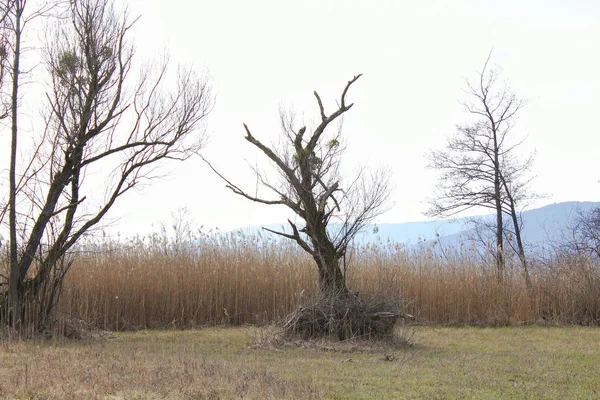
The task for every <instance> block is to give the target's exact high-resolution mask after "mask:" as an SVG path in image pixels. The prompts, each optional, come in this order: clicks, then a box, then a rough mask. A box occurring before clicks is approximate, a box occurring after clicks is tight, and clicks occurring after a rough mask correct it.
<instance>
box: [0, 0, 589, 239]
mask: <svg viewBox="0 0 600 400" xmlns="http://www.w3.org/2000/svg"><path fill="white" fill-rule="evenodd" d="M128 4H129V5H130V9H131V14H132V15H138V14H141V15H142V19H141V20H140V21H139V22H138V24H137V25H136V27H135V30H134V31H133V32H132V34H133V35H135V42H136V44H137V46H138V52H137V55H138V56H139V57H152V56H153V55H156V52H159V51H163V50H165V49H168V51H169V52H170V54H171V62H172V63H173V67H175V65H176V63H178V62H181V63H186V64H188V65H192V66H194V68H195V69H197V70H198V71H204V70H206V71H209V73H210V76H211V78H212V85H213V90H214V92H215V93H216V105H215V108H214V110H213V112H212V114H211V115H210V116H209V118H208V120H207V131H208V133H209V135H210V143H209V145H208V146H207V147H206V148H205V150H204V152H203V155H204V156H205V157H207V158H208V159H209V160H211V162H212V163H213V164H214V165H215V167H217V168H218V169H220V170H221V172H222V173H223V174H224V175H225V176H227V177H228V178H230V179H231V180H232V181H234V182H236V183H239V186H241V187H243V188H246V189H247V190H248V191H250V192H254V190H255V178H254V176H253V174H252V172H251V171H250V170H249V169H248V168H247V162H250V163H252V164H254V163H256V162H259V163H260V162H261V160H262V159H263V158H262V157H261V155H259V154H258V153H256V152H255V151H254V149H253V147H252V146H251V145H250V144H249V143H247V142H246V141H245V140H244V130H243V126H242V124H243V123H247V124H248V125H249V127H250V129H251V130H252V132H253V134H254V136H256V137H257V138H259V139H260V140H262V141H263V142H267V143H270V142H274V141H277V138H278V135H280V134H281V132H280V130H279V108H280V105H284V106H285V107H293V108H294V109H295V110H296V114H297V120H298V121H299V122H301V121H302V119H304V120H305V121H306V122H307V123H310V121H311V120H316V118H317V117H318V108H317V104H316V102H315V99H314V97H313V95H312V92H313V91H314V90H317V91H318V92H319V94H320V95H321V98H323V100H324V102H325V107H326V111H329V112H332V111H333V110H334V106H335V100H337V99H338V98H339V96H340V94H341V91H342V89H343V88H344V86H345V84H346V82H347V81H348V80H349V79H351V78H352V77H353V76H354V75H356V74H359V73H362V74H364V76H363V77H362V78H361V79H360V80H359V81H357V82H356V83H355V85H353V86H352V88H351V90H350V92H349V94H348V101H349V102H353V103H355V105H354V107H353V108H352V110H350V111H349V112H348V113H347V114H346V117H345V120H344V136H345V138H346V140H347V143H348V152H347V153H346V157H347V159H346V166H347V170H348V171H349V172H351V171H352V169H353V168H354V167H355V166H356V165H362V164H368V165H372V166H388V167H389V168H390V169H391V170H392V171H393V178H392V184H393V186H394V191H393V193H392V196H391V200H392V202H393V203H392V204H393V206H392V208H391V210H390V211H389V212H387V213H386V214H384V215H382V216H381V217H380V218H379V219H378V222H406V221H415V220H424V219H425V217H424V216H423V215H422V213H423V212H424V211H425V210H426V208H427V203H426V199H427V198H428V197H430V196H432V192H433V189H434V186H435V183H436V173H435V172H434V171H430V170H426V169H425V166H426V164H427V160H426V158H425V157H424V156H425V153H426V152H427V151H428V150H430V149H432V148H440V147H442V146H443V145H444V143H445V136H446V135H450V134H452V133H453V132H454V127H455V125H457V124H460V123H463V122H465V120H466V119H467V118H468V117H467V116H466V114H465V112H464V110H463V108H462V106H461V105H460V102H461V101H463V100H465V99H466V97H465V94H464V92H463V89H464V88H465V84H464V82H465V79H475V77H476V73H477V71H478V70H480V69H481V67H482V65H483V62H484V61H485V59H486V57H487V55H488V53H489V51H490V49H492V48H493V55H492V62H493V63H494V64H498V65H499V66H501V67H502V69H503V77H504V78H505V79H506V80H507V81H508V83H509V84H510V86H511V87H512V89H513V90H514V92H515V93H516V94H517V95H518V96H519V97H521V98H524V99H529V100H530V102H529V105H528V106H527V107H526V108H524V109H523V110H522V111H521V114H520V120H519V122H518V124H517V126H516V127H515V129H514V131H513V134H514V135H516V136H518V137H522V136H524V135H527V136H528V140H527V142H526V148H527V149H530V150H531V149H536V150H537V158H536V162H535V167H534V173H535V175H536V179H535V181H534V185H533V189H534V190H535V191H537V192H541V193H547V194H548V198H547V199H545V200H542V201H540V202H538V203H536V204H535V206H541V205H544V204H547V203H552V202H560V201H568V200H582V201H583V200H600V184H599V183H598V180H599V179H600V168H599V167H600V157H598V151H599V149H600V131H599V128H598V124H597V122H596V119H597V118H595V117H596V116H598V115H600V77H599V76H600V75H599V74H600V2H597V1H595V0H589V1H584V0H572V1H559V0H528V1H513V0H509V1H501V2H500V1H493V0H491V1H475V0H473V1H468V0H453V1H400V0H399V1H368V0H363V1H348V0H344V1H342V0H339V1H322V0H310V1H283V0H276V1H275V0H274V1H258V0H255V1H243V0H240V1H192V0H179V1H177V2H173V1H166V0H132V1H129V2H128ZM3 153H4V151H3ZM6 156H7V155H5V154H2V156H0V161H2V162H3V165H4V164H5V160H6ZM167 170H168V171H169V172H170V175H169V177H168V178H166V179H164V180H160V181H155V182H153V184H152V185H151V186H149V187H145V188H143V190H142V191H140V192H138V193H130V194H129V196H127V197H126V198H122V199H121V201H120V203H119V204H118V205H117V206H116V207H115V209H114V210H113V212H112V214H111V215H110V216H111V218H113V219H116V218H119V219H118V221H116V222H114V224H113V226H112V228H111V229H112V230H114V231H120V232H123V233H124V234H132V233H135V232H140V233H143V232H145V231H148V230H149V229H151V224H153V223H154V224H155V226H156V224H157V223H159V222H161V221H165V222H167V223H168V222H169V221H170V214H171V213H172V212H174V211H176V210H177V209H178V208H180V207H187V208H188V209H189V210H190V211H191V213H192V216H193V219H194V221H195V223H197V224H198V225H205V226H207V227H217V226H218V227H220V229H221V230H228V229H232V228H235V227H242V226H248V225H258V224H271V223H279V222H283V221H285V220H286V218H288V217H290V216H291V214H290V213H289V212H288V211H287V210H286V209H285V208H284V207H270V206H264V205H257V204H253V203H251V202H249V201H247V200H245V199H243V198H241V197H238V196H236V195H234V194H232V193H231V192H229V191H228V189H226V188H225V187H224V184H223V182H222V181H220V180H219V179H218V178H217V177H216V176H214V175H213V174H212V173H211V172H210V171H209V170H208V168H207V167H206V166H205V165H204V164H203V163H202V162H201V160H200V159H199V158H196V159H192V160H190V161H188V162H186V163H183V164H176V163H171V164H169V165H168V168H167ZM261 193H265V194H266V193H267V192H261Z"/></svg>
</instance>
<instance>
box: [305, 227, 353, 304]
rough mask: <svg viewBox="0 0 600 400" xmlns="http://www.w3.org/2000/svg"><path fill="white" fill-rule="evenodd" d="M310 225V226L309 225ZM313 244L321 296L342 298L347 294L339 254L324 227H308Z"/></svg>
mask: <svg viewBox="0 0 600 400" xmlns="http://www.w3.org/2000/svg"><path fill="white" fill-rule="evenodd" d="M311 225H312V224H311ZM308 230H309V232H310V233H309V237H310V240H311V242H312V244H313V248H314V253H313V259H314V260H315V262H316V263H317V268H318V270H319V288H320V290H321V295H322V296H331V295H335V296H344V295H346V294H347V293H348V289H347V287H346V277H345V276H344V274H343V273H342V269H341V267H340V258H341V257H340V254H339V253H338V251H337V250H336V247H335V245H334V244H333V243H332V242H331V240H330V239H329V236H328V235H327V229H326V226H325V225H321V224H317V225H313V226H312V227H308Z"/></svg>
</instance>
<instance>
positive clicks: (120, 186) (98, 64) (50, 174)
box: [0, 0, 213, 328]
mask: <svg viewBox="0 0 600 400" xmlns="http://www.w3.org/2000/svg"><path fill="white" fill-rule="evenodd" d="M10 4H11V6H12V7H15V8H14V9H12V11H11V12H12V14H11V15H12V16H13V18H14V20H13V24H15V26H18V24H19V21H20V20H21V19H22V18H24V7H25V4H26V2H25V1H24V0H20V1H19V0H17V1H15V2H13V3H10ZM66 15H67V16H68V17H67V19H66V20H65V19H61V21H60V22H62V24H61V26H60V27H57V29H56V30H55V31H54V32H53V33H51V34H50V36H49V40H48V45H47V48H46V51H45V54H44V58H45V67H46V71H47V73H48V76H49V77H50V81H49V90H48V92H47V94H46V96H47V104H48V109H47V112H46V114H45V123H44V126H43V128H42V129H41V131H40V133H39V135H38V136H37V138H38V143H37V145H36V150H35V152H34V156H33V159H32V160H31V162H30V163H29V164H28V166H27V168H24V172H23V173H22V174H21V175H20V176H19V175H18V174H17V170H16V168H15V166H16V158H14V157H12V158H11V170H10V179H11V184H10V196H9V197H10V201H9V206H8V209H9V217H10V218H9V219H10V222H9V228H10V254H11V255H10V271H9V277H8V280H9V282H8V290H7V291H6V292H4V293H2V294H1V296H0V302H2V303H3V305H4V307H1V308H2V313H1V314H0V317H1V318H2V320H4V321H5V322H8V323H10V324H12V325H13V326H14V325H18V324H19V323H23V322H29V321H24V319H25V318H26V317H27V318H29V319H31V322H34V323H36V324H39V325H40V327H41V328H43V327H44V325H46V322H48V317H49V316H50V314H51V312H52V311H53V308H54V305H55V304H56V302H57V301H58V298H57V297H58V293H59V291H60V285H61V284H62V279H63V278H64V276H65V274H66V272H67V271H68V268H69V266H70V264H71V262H72V259H71V258H70V256H69V249H71V248H72V247H73V246H74V245H75V244H76V243H77V241H78V240H79V239H80V238H81V237H82V236H83V235H84V234H86V232H88V231H89V230H90V229H91V228H93V227H94V226H95V225H97V224H98V223H99V222H100V221H101V220H102V218H103V217H104V216H105V215H106V213H107V212H108V211H109V210H110V208H111V207H112V206H113V205H114V204H115V202H116V201H117V199H118V198H119V197H121V196H122V195H123V194H125V193H126V192H128V191H130V190H131V189H132V188H134V187H136V185H138V184H139V183H140V182H143V181H145V180H147V179H151V178H152V177H153V176H154V175H152V170H153V168H154V167H156V166H157V165H159V164H160V163H161V162H163V161H165V160H185V159H187V158H189V157H190V156H192V155H194V154H196V153H197V152H198V151H199V150H200V148H201V147H202V146H203V144H204V139H205V136H204V130H203V129H201V128H202V122H203V119H204V118H205V117H206V116H207V114H208V113H209V112H210V110H211V108H212V101H213V99H212V97H211V93H210V86H209V85H208V82H207V79H206V78H200V77H197V76H196V75H195V74H194V73H193V72H191V71H189V70H184V69H181V70H179V71H178V74H177V81H176V82H177V83H176V85H175V88H174V89H173V90H172V91H166V90H165V89H164V87H163V86H164V84H165V80H166V79H167V75H168V74H167V64H168V63H167V60H166V59H165V60H164V61H163V62H162V63H161V64H159V65H156V64H146V65H144V66H143V67H142V68H141V71H140V74H139V76H138V77H137V83H134V81H135V80H136V77H135V76H132V65H133V56H134V45H133V43H132V42H131V41H130V39H129V30H130V28H131V26H132V24H133V23H135V21H133V22H131V21H130V19H129V17H128V15H127V13H126V12H124V11H120V10H118V9H117V8H116V7H115V6H114V4H113V1H111V0H77V1H75V0H73V1H70V2H69V3H68V10H67V12H66ZM66 22H68V24H67V23H66ZM12 32H13V33H14V34H15V35H17V36H18V35H19V34H20V32H21V31H20V30H19V29H14V30H13V31H12ZM17 36H15V38H16V37H17ZM15 40H16V42H18V39H15ZM12 52H13V55H14V59H15V61H14V62H13V66H12V69H13V76H12V78H13V88H15V89H14V90H13V93H12V102H13V107H12V110H11V118H12V121H13V123H12V132H13V139H14V140H13V142H12V147H11V151H12V154H15V153H16V151H17V142H16V138H17V137H18V132H19V125H18V123H17V115H18V112H19V103H18V101H17V99H18V97H19V95H20V93H19V85H18V77H19V70H18V65H17V64H18V59H19V57H20V54H19V48H18V46H14V47H13V48H12ZM98 170H103V171H107V170H109V171H112V172H111V174H110V179H108V180H107V182H106V184H105V187H104V191H105V195H104V196H103V198H102V199H100V200H97V201H96V202H94V203H93V206H92V205H91V204H90V199H89V198H97V197H98V194H97V193H95V191H94V190H93V188H92V187H91V185H86V184H84V182H86V173H89V172H90V171H98ZM19 206H20V207H25V209H24V210H22V211H19V209H18V207H19ZM19 217H20V219H19ZM17 219H19V221H17Z"/></svg>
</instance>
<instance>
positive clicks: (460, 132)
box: [427, 54, 535, 287]
mask: <svg viewBox="0 0 600 400" xmlns="http://www.w3.org/2000/svg"><path fill="white" fill-rule="evenodd" d="M490 56H491V54H490ZM489 60H490V58H489V57H488V59H487V60H486V62H485V64H484V67H483V70H482V71H481V72H480V73H479V77H478V80H477V83H476V84H471V83H468V84H467V93H468V95H469V96H470V98H471V99H470V101H469V102H467V103H465V107H466V109H467V111H468V112H469V113H470V114H471V115H473V116H474V117H475V120H474V122H472V123H470V124H466V125H460V126H458V127H457V133H456V135H454V136H453V137H451V138H449V139H448V143H447V145H446V148H445V149H444V150H440V151H432V152H431V153H430V154H429V160H430V167H432V168H434V169H437V170H440V171H441V172H442V174H441V177H440V180H439V183H438V185H437V191H436V195H435V197H434V198H433V199H432V200H431V201H430V203H431V207H430V209H429V210H428V212H427V214H428V215H430V216H442V217H447V216H451V215H455V214H457V213H459V212H462V211H465V210H467V209H470V208H474V207H477V208H481V207H483V208H490V209H492V210H494V212H495V224H494V230H495V244H496V246H495V249H494V251H493V255H494V258H495V260H496V268H497V272H498V280H499V281H500V282H502V280H503V277H504V273H505V254H504V252H505V246H504V244H505V239H508V240H507V242H508V243H509V244H510V245H511V246H513V249H514V251H515V252H516V254H517V255H518V257H519V260H520V263H521V267H522V270H523V275H524V279H525V282H526V284H527V286H528V287H530V286H531V280H530V276H529V270H528V265H527V258H526V256H525V248H524V245H523V241H522V236H521V231H522V219H521V210H522V207H523V206H524V205H526V204H527V201H528V200H530V199H531V198H533V197H535V195H534V194H532V193H531V192H530V191H529V188H528V185H529V183H530V181H531V178H530V177H529V176H528V172H529V170H530V168H531V165H532V162H533V155H529V156H528V157H526V158H524V159H523V160H522V161H519V160H518V159H517V156H516V154H515V152H516V150H518V148H519V146H520V145H521V144H522V143H523V140H518V141H514V140H513V139H512V137H511V135H510V133H511V131H512V128H513V126H514V123H515V121H516V118H517V114H518V112H519V111H520V110H521V108H522V107H523V105H524V102H523V101H522V100H519V99H518V98H517V97H516V95H515V94H514V93H513V92H511V91H510V89H509V88H508V87H507V86H506V85H505V84H500V83H499V82H498V79H499V77H500V76H499V72H498V70H496V69H491V70H489V71H488V63H489ZM513 136H514V135H513ZM505 216H507V217H508V218H509V220H510V224H509V225H508V226H510V230H509V231H507V230H506V229H505V226H507V225H506V224H505V223H504V222H505V221H504V218H505ZM513 238H514V240H513ZM513 242H514V244H513Z"/></svg>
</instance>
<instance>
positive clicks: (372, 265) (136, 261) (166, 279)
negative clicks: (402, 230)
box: [60, 234, 600, 330]
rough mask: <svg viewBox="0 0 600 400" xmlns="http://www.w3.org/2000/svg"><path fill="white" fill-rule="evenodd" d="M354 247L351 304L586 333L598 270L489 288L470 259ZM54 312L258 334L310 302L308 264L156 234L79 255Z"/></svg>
mask: <svg viewBox="0 0 600 400" xmlns="http://www.w3.org/2000/svg"><path fill="white" fill-rule="evenodd" d="M436 246H439V244H437V245H431V246H425V245H424V246H421V247H419V249H418V250H415V249H407V248H405V247H403V246H401V245H398V244H395V243H377V244H369V245H360V246H357V247H356V248H355V249H354V250H353V251H352V253H351V254H350V256H349V260H348V271H347V280H348V285H349V286H350V287H351V289H352V290H354V291H358V292H360V293H386V294H390V293H391V294H394V295H401V296H402V297H403V298H404V299H405V301H406V310H405V311H406V312H408V313H411V314H414V315H416V316H417V318H418V320H419V321H420V322H422V323H435V324H482V325H490V324H492V325H504V324H529V323H548V324H598V323H600V268H599V267H598V266H597V265H595V264H594V263H593V262H592V261H591V260H589V259H586V258H576V257H555V258H554V260H552V261H550V262H545V263H537V264H533V265H532V266H531V269H532V271H531V275H532V281H533V289H532V290H528V289H527V288H526V287H525V284H524V282H523V278H522V276H521V274H520V272H519V270H518V268H516V267H511V268H509V269H508V272H507V276H506V279H505V282H504V283H503V284H502V285H500V284H498V281H497V276H496V274H495V271H494V269H493V268H492V267H490V266H488V265H486V264H485V263H483V262H482V261H481V260H480V259H479V258H478V257H476V256H475V255H474V253H472V252H471V251H468V250H460V251H448V250H447V251H443V252H441V251H439V249H438V248H436ZM80 252H81V254H80V255H79V257H78V260H77V262H76V264H75V265H74V266H73V267H72V269H71V271H70V273H69V275H68V277H67V279H66V282H65V285H64V292H63V295H62V301H61V305H60V309H61V312H63V313H66V314H68V315H72V316H76V317H79V318H83V319H84V320H86V321H88V322H90V323H92V324H94V325H96V326H98V327H99V328H102V329H108V330H124V329H136V328H154V327H174V328H187V327H195V326H204V325H218V324H235V325H237V324H245V323H250V324H264V323H270V322H273V321H276V320H278V319H280V318H283V317H284V316H285V315H287V314H288V313H290V312H291V311H293V310H294V309H295V308H296V307H297V306H298V305H300V304H301V302H302V301H303V300H305V299H308V298H310V297H311V296H314V295H315V294H316V293H317V290H318V288H317V272H316V268H315V266H314V265H313V262H312V260H311V259H310V257H309V256H308V255H307V254H305V253H304V252H303V251H302V250H301V249H299V248H298V247H297V246H295V245H294V243H292V242H289V241H279V240H273V239H271V238H268V237H263V236H260V235H256V236H248V235H244V234H221V235H201V236H200V237H196V238H194V239H193V240H189V239H188V240H181V238H180V239H178V240H171V239H169V238H168V237H167V235H165V234H154V235H151V236H148V237H145V238H135V239H129V240H127V241H116V242H115V241H111V240H101V241H100V242H99V243H93V242H88V243H85V244H84V245H82V247H81V249H80Z"/></svg>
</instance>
